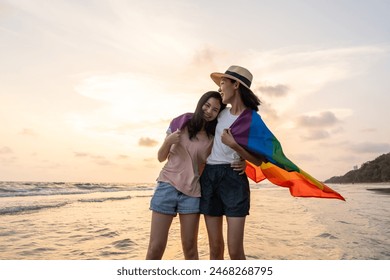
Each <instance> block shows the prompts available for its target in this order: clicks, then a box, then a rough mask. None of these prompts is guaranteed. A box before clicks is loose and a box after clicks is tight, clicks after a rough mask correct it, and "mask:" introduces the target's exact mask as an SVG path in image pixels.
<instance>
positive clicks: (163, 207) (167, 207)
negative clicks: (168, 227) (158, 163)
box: [150, 182, 200, 216]
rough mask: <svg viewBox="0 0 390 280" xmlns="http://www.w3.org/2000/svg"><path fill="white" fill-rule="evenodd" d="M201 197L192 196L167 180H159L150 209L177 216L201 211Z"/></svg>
mask: <svg viewBox="0 0 390 280" xmlns="http://www.w3.org/2000/svg"><path fill="white" fill-rule="evenodd" d="M199 201H200V198H199V197H191V196H188V195H185V194H183V193H182V192H180V191H178V190H177V189H176V188H175V187H174V186H172V185H171V184H169V183H166V182H158V183H157V187H156V189H155V191H154V194H153V197H152V200H151V201H150V210H153V211H155V212H158V213H162V214H167V215H173V216H176V214H177V213H179V214H197V213H199Z"/></svg>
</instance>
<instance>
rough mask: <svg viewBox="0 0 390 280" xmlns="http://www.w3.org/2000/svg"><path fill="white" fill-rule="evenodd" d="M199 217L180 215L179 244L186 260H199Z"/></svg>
mask: <svg viewBox="0 0 390 280" xmlns="http://www.w3.org/2000/svg"><path fill="white" fill-rule="evenodd" d="M199 217H200V214H180V232H181V244H182V247H183V253H184V258H185V259H186V260H199V253H198V231H199Z"/></svg>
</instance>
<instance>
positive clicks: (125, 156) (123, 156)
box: [117, 155, 130, 160]
mask: <svg viewBox="0 0 390 280" xmlns="http://www.w3.org/2000/svg"><path fill="white" fill-rule="evenodd" d="M117 158H118V159H120V160H124V159H129V158H130V157H129V156H128V155H118V156H117Z"/></svg>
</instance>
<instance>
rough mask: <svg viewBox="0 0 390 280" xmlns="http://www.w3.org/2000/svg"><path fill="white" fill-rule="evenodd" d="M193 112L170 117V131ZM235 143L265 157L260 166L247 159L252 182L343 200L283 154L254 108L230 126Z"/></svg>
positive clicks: (299, 195)
mask: <svg viewBox="0 0 390 280" xmlns="http://www.w3.org/2000/svg"><path fill="white" fill-rule="evenodd" d="M192 115H193V114H192V113H186V114H183V115H180V116H178V117H176V118H175V119H173V120H172V122H171V123H170V129H171V131H172V132H174V131H176V130H177V129H181V128H183V126H184V125H185V124H186V123H187V121H188V120H190V119H191V117H192ZM230 129H231V132H232V135H233V137H234V139H235V140H236V142H237V143H238V144H240V145H241V146H242V147H244V148H245V149H247V150H248V151H249V152H251V153H254V154H258V155H261V156H263V157H265V158H266V160H267V162H263V163H262V164H261V165H260V166H256V165H254V164H252V163H250V162H249V161H247V167H246V170H245V173H246V174H247V176H248V177H249V178H250V179H251V180H252V181H254V182H256V183H259V182H261V181H262V180H264V179H268V180H269V181H270V182H271V183H273V184H275V185H278V186H281V187H286V188H289V189H290V193H291V195H292V196H296V197H319V198H336V199H341V200H345V199H344V197H342V196H341V195H340V194H339V193H337V192H336V191H334V190H332V189H331V188H329V187H328V186H326V185H325V184H323V183H321V182H320V181H318V180H317V179H315V178H314V177H312V176H311V175H310V174H308V173H306V172H305V171H303V170H302V169H300V168H299V167H298V166H297V165H295V164H294V163H293V162H292V161H290V160H289V159H288V158H287V157H286V156H285V155H284V153H283V150H282V146H281V144H280V142H279V141H278V139H276V137H275V136H274V135H273V134H272V132H271V131H270V130H269V129H268V127H267V126H266V125H265V123H264V122H263V120H262V119H261V117H260V115H259V114H257V112H256V111H253V110H250V109H247V110H245V111H244V112H243V113H241V115H240V116H239V117H238V118H237V120H236V121H235V122H234V123H233V124H232V125H231V127H230Z"/></svg>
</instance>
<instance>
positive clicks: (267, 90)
mask: <svg viewBox="0 0 390 280" xmlns="http://www.w3.org/2000/svg"><path fill="white" fill-rule="evenodd" d="M288 90H289V87H288V86H286V85H283V84H277V85H275V86H258V87H257V88H255V91H260V92H261V93H262V94H264V95H266V96H269V97H284V96H286V95H287V94H288Z"/></svg>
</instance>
